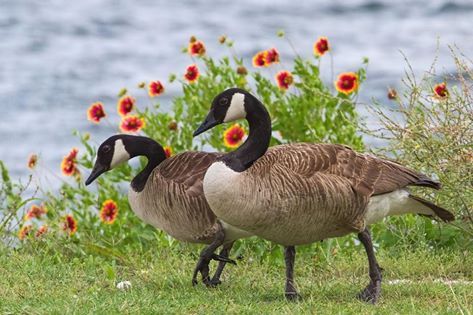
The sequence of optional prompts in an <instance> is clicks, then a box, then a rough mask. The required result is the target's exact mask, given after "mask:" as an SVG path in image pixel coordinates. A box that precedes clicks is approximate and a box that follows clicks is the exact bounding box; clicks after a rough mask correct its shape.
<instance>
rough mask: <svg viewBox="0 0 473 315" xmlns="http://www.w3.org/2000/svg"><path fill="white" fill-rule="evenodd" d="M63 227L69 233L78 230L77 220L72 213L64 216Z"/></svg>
mask: <svg viewBox="0 0 473 315" xmlns="http://www.w3.org/2000/svg"><path fill="white" fill-rule="evenodd" d="M62 229H63V230H64V231H66V232H67V233H69V235H72V234H74V233H75V232H76V231H77V221H76V219H74V217H73V216H72V215H70V214H68V215H66V216H65V217H64V224H63V226H62Z"/></svg>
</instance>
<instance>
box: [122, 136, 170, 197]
mask: <svg viewBox="0 0 473 315" xmlns="http://www.w3.org/2000/svg"><path fill="white" fill-rule="evenodd" d="M126 149H127V151H128V153H129V154H130V158H133V157H135V156H145V157H146V158H147V159H148V163H147V164H146V166H145V167H144V168H143V169H142V170H141V172H139V173H138V174H137V175H136V176H135V178H133V180H132V181H131V188H132V189H133V190H134V191H136V192H141V191H143V189H144V188H145V185H146V182H147V181H148V178H149V176H150V175H151V172H152V171H153V170H154V169H155V167H156V166H158V165H159V164H160V163H161V162H162V161H164V160H165V159H166V154H165V153H164V149H163V147H162V146H161V145H159V143H157V142H156V141H154V140H152V139H150V138H146V137H134V138H133V141H130V142H129V143H127V144H126Z"/></svg>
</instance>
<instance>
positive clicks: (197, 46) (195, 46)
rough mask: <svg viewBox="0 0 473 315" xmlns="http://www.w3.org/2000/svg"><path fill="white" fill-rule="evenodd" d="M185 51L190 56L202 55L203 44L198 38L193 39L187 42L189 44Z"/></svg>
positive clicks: (203, 50)
mask: <svg viewBox="0 0 473 315" xmlns="http://www.w3.org/2000/svg"><path fill="white" fill-rule="evenodd" d="M187 51H188V52H189V55H191V56H203V55H204V54H205V45H204V43H203V42H202V41H200V40H194V41H192V39H191V41H190V42H189V46H188V47H187Z"/></svg>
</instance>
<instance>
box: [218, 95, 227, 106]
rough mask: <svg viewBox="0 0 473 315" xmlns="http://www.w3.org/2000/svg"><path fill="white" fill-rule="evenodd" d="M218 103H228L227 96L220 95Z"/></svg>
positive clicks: (223, 104)
mask: <svg viewBox="0 0 473 315" xmlns="http://www.w3.org/2000/svg"><path fill="white" fill-rule="evenodd" d="M218 103H219V104H220V105H222V106H225V105H227V104H228V98H226V97H222V98H221V99H220V100H219V101H218Z"/></svg>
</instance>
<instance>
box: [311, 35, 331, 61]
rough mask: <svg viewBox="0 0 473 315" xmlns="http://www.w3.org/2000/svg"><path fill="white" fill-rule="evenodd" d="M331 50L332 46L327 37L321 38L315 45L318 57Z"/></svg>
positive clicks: (315, 52)
mask: <svg viewBox="0 0 473 315" xmlns="http://www.w3.org/2000/svg"><path fill="white" fill-rule="evenodd" d="M329 50H330V46H329V44H328V39H327V37H319V39H317V41H316V42H315V43H314V54H315V55H316V56H318V57H321V56H323V55H324V54H325V53H326V52H327V51H329Z"/></svg>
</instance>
